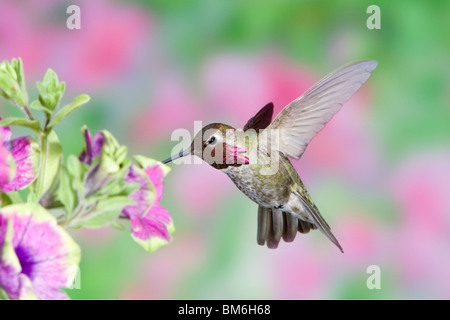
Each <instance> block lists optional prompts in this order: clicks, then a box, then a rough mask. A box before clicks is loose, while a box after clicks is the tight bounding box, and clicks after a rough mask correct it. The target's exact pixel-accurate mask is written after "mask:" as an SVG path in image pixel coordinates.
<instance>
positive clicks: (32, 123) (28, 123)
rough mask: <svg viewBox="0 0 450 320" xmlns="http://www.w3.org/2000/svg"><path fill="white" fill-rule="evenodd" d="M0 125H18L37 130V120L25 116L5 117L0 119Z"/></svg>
mask: <svg viewBox="0 0 450 320" xmlns="http://www.w3.org/2000/svg"><path fill="white" fill-rule="evenodd" d="M0 126H2V127H8V126H20V127H26V128H29V129H31V130H34V131H35V132H39V121H37V120H29V119H25V118H13V117H11V118H6V119H3V120H2V121H0Z"/></svg>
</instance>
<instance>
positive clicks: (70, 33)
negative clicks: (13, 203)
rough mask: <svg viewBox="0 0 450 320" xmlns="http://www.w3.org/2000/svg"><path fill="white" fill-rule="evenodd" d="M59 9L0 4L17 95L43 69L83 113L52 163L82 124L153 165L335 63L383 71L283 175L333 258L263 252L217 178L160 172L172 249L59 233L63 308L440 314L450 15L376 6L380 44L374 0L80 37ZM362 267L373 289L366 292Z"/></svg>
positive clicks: (114, 15)
mask: <svg viewBox="0 0 450 320" xmlns="http://www.w3.org/2000/svg"><path fill="white" fill-rule="evenodd" d="M70 4H73V3H71V2H69V1H56V0H55V1H52V0H42V1H38V0H23V1H12V0H3V1H2V2H0V60H4V59H11V58H13V57H22V59H23V62H24V68H25V74H26V76H27V84H28V88H29V91H30V95H31V96H36V89H35V87H34V83H35V81H37V80H40V79H42V77H43V75H44V74H45V71H46V69H47V68H49V67H50V68H52V69H53V70H55V71H56V72H57V74H58V75H59V77H60V79H61V80H63V81H65V82H66V88H67V91H66V96H65V99H66V100H67V101H70V99H71V98H73V97H75V96H77V95H78V94H81V93H87V94H89V95H90V96H91V97H92V100H91V102H89V104H88V105H87V106H85V107H83V108H82V109H80V110H79V111H77V112H76V113H74V115H73V116H71V119H70V121H67V122H66V123H65V125H64V126H60V128H58V129H57V132H58V134H59V136H60V139H61V142H62V144H63V148H64V152H65V154H69V153H75V154H78V153H79V152H80V150H81V148H82V146H83V139H82V136H81V133H80V128H81V127H82V126H83V125H84V124H87V125H88V127H89V129H90V130H91V132H96V131H98V130H102V129H107V130H109V131H111V132H112V133H113V134H114V136H115V137H116V138H117V139H118V140H119V141H120V143H122V144H126V145H128V146H129V148H130V153H132V154H133V153H139V154H144V155H146V156H149V157H153V158H156V159H160V160H161V159H165V158H167V157H168V156H169V155H170V154H171V153H174V152H178V151H179V150H172V148H173V147H174V146H175V145H176V144H177V143H178V142H177V141H171V134H172V132H173V131H174V130H175V129H177V128H186V129H188V130H189V131H191V132H192V131H193V128H194V127H193V123H194V121H195V120H197V121H199V120H201V121H202V122H203V124H207V123H210V122H223V123H229V124H230V125H234V126H236V127H241V126H243V125H244V124H245V122H246V121H247V119H248V118H250V117H251V116H252V115H253V114H254V113H256V112H257V111H258V110H259V108H260V107H262V106H263V105H265V104H266V103H267V102H270V101H272V102H274V103H275V108H276V111H277V112H279V111H280V110H281V109H282V108H283V107H284V106H285V105H286V104H287V103H289V102H290V101H292V100H293V99H295V98H297V97H298V96H300V95H301V94H302V93H303V92H304V91H306V90H307V89H308V88H309V86H311V85H313V84H314V82H315V81H317V80H319V79H320V78H321V77H322V76H324V75H326V74H327V73H329V72H331V71H332V70H334V69H336V68H337V67H339V66H341V65H343V64H346V63H349V62H352V61H356V60H363V59H374V60H377V61H378V62H379V65H378V67H377V69H376V70H375V71H374V73H373V74H372V76H371V77H370V79H369V80H368V82H367V83H366V84H365V85H364V86H363V87H362V88H361V90H360V91H358V93H357V94H356V95H355V96H354V97H353V98H352V99H351V100H350V101H349V102H348V103H347V104H346V105H345V106H344V107H343V109H342V110H341V111H340V112H339V113H338V114H337V115H336V116H335V117H334V118H333V119H332V121H331V122H330V123H329V125H327V127H326V128H325V129H324V130H323V131H321V132H320V133H319V135H318V136H317V137H316V138H315V139H314V140H313V141H312V142H311V144H310V145H309V147H308V149H307V151H306V152H305V154H304V155H303V157H302V159H301V160H299V161H295V166H296V168H297V170H298V171H299V173H300V175H301V177H302V178H303V180H304V182H305V184H306V186H307V188H308V190H309V192H310V194H311V196H312V198H313V200H314V201H315V203H316V205H317V206H318V208H319V209H320V211H321V213H322V215H323V216H324V217H325V219H326V220H327V221H328V223H329V224H330V226H331V227H332V230H333V232H334V234H335V235H336V237H337V238H338V239H339V241H340V242H341V244H342V246H343V248H344V251H345V254H341V253H340V252H339V250H337V249H336V248H335V247H334V246H333V245H332V244H331V243H330V242H329V241H328V240H327V239H326V238H325V237H324V236H323V235H322V234H320V233H319V232H317V231H316V232H312V233H310V234H308V235H306V236H304V235H299V236H298V237H297V239H296V240H295V242H294V243H291V244H285V243H283V244H281V245H280V247H279V248H278V249H277V250H269V249H267V248H265V247H259V246H258V245H257V244H256V210H257V206H256V204H254V203H253V202H251V201H250V200H249V199H247V198H246V197H245V196H244V195H243V194H241V193H240V192H239V191H238V190H237V189H236V188H235V187H234V185H233V184H232V182H231V181H229V179H228V178H227V177H226V176H225V175H224V174H223V173H221V172H216V171H215V170H214V169H213V168H211V167H209V166H208V165H206V164H202V165H185V166H172V167H173V170H172V172H171V173H170V174H169V176H168V177H167V179H166V180H165V194H164V196H163V199H162V203H161V204H162V205H163V206H165V207H166V208H167V209H168V210H169V212H170V213H171V215H172V218H173V220H174V223H175V227H176V232H175V233H174V235H173V241H172V243H171V244H169V245H168V246H165V247H162V248H160V249H159V250H158V251H157V252H155V253H152V254H148V253H146V252H144V251H143V250H142V249H141V248H140V247H138V246H137V245H136V244H135V243H134V242H133V241H132V239H131V238H130V235H129V232H128V231H124V232H120V231H117V230H115V229H112V228H105V229H101V230H79V231H73V232H71V233H72V235H73V236H74V238H75V239H76V240H77V241H78V242H79V244H80V245H81V247H82V261H81V265H80V269H81V281H80V285H81V288H80V289H72V290H67V292H68V294H69V295H70V297H72V298H73V299H132V298H136V299H178V298H191V299H203V298H207V299H219V298H221V299H314V298H324V299H364V298H383V299H391V298H406V299H408V298H414V299H416V298H444V299H448V298H450V255H449V252H450V197H449V196H448V192H449V191H450V93H449V92H450V91H449V87H450V64H449V57H450V37H449V34H450V25H449V24H450V22H449V19H448V17H449V14H450V2H448V1H414V2H412V1H377V3H376V4H377V5H378V6H379V7H380V9H381V29H379V30H369V29H368V28H367V26H366V20H367V19H368V18H369V16H370V14H367V13H366V10H367V8H368V7H369V6H370V5H372V4H374V3H373V1H339V2H338V1H298V0H280V1H249V0H247V1H246V0H240V1H231V0H230V1H200V0H196V1H181V0H173V1H164V0H156V1H144V0H142V1H137V0H136V1H107V0H99V1H88V0H79V1H77V2H76V4H77V5H79V6H80V9H81V30H68V29H67V28H66V19H67V17H68V16H69V15H68V14H67V13H66V8H67V7H68V6H69V5H70ZM64 101H65V100H64ZM0 103H2V104H1V105H0V108H1V109H0V110H1V115H2V116H7V115H12V114H17V110H15V109H14V108H12V107H11V106H9V105H8V106H7V105H6V104H5V103H4V102H3V101H1V102H0ZM15 133H16V134H26V133H23V132H21V131H19V130H17V131H15ZM192 134H194V132H192ZM370 265H378V266H379V267H380V270H381V289H380V290H369V289H368V288H367V286H366V280H367V278H368V276H369V274H367V267H368V266H370Z"/></svg>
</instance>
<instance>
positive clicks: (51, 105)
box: [36, 69, 66, 111]
mask: <svg viewBox="0 0 450 320" xmlns="http://www.w3.org/2000/svg"><path fill="white" fill-rule="evenodd" d="M36 86H37V88H38V91H39V101H40V103H41V105H43V106H44V107H46V108H47V109H49V110H51V111H53V110H55V109H56V107H57V106H58V103H59V101H60V99H61V97H62V95H63V94H64V90H65V87H66V85H65V83H64V82H59V80H58V75H57V74H56V73H55V71H53V70H52V69H48V70H47V72H46V73H45V76H44V80H43V81H42V82H39V81H38V82H37V83H36Z"/></svg>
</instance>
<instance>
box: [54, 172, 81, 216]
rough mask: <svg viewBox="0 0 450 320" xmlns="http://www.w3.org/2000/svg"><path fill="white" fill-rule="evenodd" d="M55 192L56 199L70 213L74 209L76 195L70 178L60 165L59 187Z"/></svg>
mask: <svg viewBox="0 0 450 320" xmlns="http://www.w3.org/2000/svg"><path fill="white" fill-rule="evenodd" d="M56 194H57V197H58V200H59V201H60V202H61V203H62V205H63V206H64V208H65V209H66V212H67V213H68V214H69V215H70V214H71V213H72V212H73V210H74V209H75V206H76V199H77V196H76V192H75V190H74V189H73V187H72V179H71V177H70V175H69V173H68V172H67V169H66V167H64V166H61V170H60V171H59V188H58V190H57V192H56Z"/></svg>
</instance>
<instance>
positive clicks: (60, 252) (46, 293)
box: [0, 203, 80, 299]
mask: <svg viewBox="0 0 450 320" xmlns="http://www.w3.org/2000/svg"><path fill="white" fill-rule="evenodd" d="M79 261H80V248H79V247H78V245H77V244H76V243H75V242H74V241H73V240H72V238H71V237H70V235H69V234H68V233H66V232H65V231H64V229H62V228H61V227H59V226H58V225H57V222H56V219H55V218H54V217H53V216H52V215H51V214H50V213H48V212H47V211H46V210H45V209H44V208H43V207H41V206H40V205H38V204H35V203H27V204H16V205H11V206H7V207H4V208H2V209H0V291H3V292H0V293H2V294H3V295H5V294H6V295H7V297H8V298H10V299H35V298H38V299H67V298H68V296H67V294H66V293H65V292H63V291H62V290H60V288H67V287H69V286H70V285H71V284H72V282H73V280H74V277H75V275H76V273H77V271H78V263H79Z"/></svg>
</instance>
